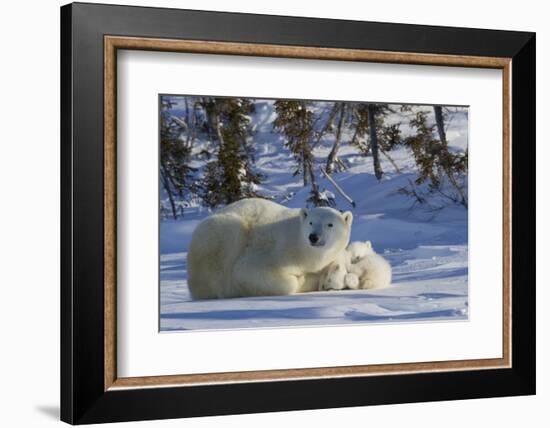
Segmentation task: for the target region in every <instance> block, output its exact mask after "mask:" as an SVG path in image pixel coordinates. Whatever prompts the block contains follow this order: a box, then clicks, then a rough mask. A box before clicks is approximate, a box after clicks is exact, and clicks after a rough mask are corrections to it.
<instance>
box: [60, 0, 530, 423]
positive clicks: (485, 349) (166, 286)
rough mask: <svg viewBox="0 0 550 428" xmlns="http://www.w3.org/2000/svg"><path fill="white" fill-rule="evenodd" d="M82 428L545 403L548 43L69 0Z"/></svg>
mask: <svg viewBox="0 0 550 428" xmlns="http://www.w3.org/2000/svg"><path fill="white" fill-rule="evenodd" d="M61 105H62V111H61V113H62V114H61V156H62V159H61V167H62V171H61V177H62V179H61V195H62V207H61V213H62V219H61V223H62V228H61V229H62V234H61V244H62V245H61V247H62V264H61V273H62V282H61V418H62V420H63V421H66V422H68V423H71V424H85V423H98V422H116V421H129V420H145V419H163V418H178V417H190V416H201V415H222V414H236V413H251V412H269V411H282V410H299V409H315V408H327V407H344V406H362V405H373V404H389V403H406V402H417V401H435V400H452V399H465V398H478V397H479V398H480V397H496V396H511V395H527V394H534V393H535V257H534V254H535V209H534V208H535V35H534V34H533V33H526V32H510V31H495V30H481V29H466V28H447V27H428V26H417V25H406V24H391V23H372V22H357V21H339V20H327V19H312V18H292V17H282V16H266V15H248V14H233V13H218V12H204V11H201V12H199V11H191V10H175V9H157V8H141V7H128V6H112V5H111V6H109V5H93V4H78V3H76V4H70V5H67V6H63V7H62V8H61Z"/></svg>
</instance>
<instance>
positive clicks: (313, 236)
mask: <svg viewBox="0 0 550 428" xmlns="http://www.w3.org/2000/svg"><path fill="white" fill-rule="evenodd" d="M317 241H319V237H318V236H317V235H316V234H315V233H312V234H310V235H309V242H311V243H312V244H316V243H317Z"/></svg>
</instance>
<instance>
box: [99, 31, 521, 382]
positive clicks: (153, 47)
mask: <svg viewBox="0 0 550 428" xmlns="http://www.w3.org/2000/svg"><path fill="white" fill-rule="evenodd" d="M118 49H129V50H146V51H165V52H182V53H202V54H214V55H215V54H218V55H245V56H262V57H279V58H299V59H324V60H338V61H361V62H377V63H394V64H417V65H440V66H455V67H475V68H493V69H500V70H502V82H503V85H502V91H503V109H502V114H503V116H502V127H503V135H502V138H503V159H502V161H503V177H502V179H503V190H502V191H503V219H502V220H503V254H502V257H503V290H502V291H503V312H502V313H503V322H502V335H503V337H502V339H503V340H502V344H503V347H502V357H501V358H492V359H474V360H457V361H431V362H421V363H403V364H377V365H356V366H342V367H319V368H305V369H281V370H261V371H244V372H226V373H204V374H187V375H169V376H147V377H127V378H120V377H118V376H117V367H116V364H117V356H116V355H117V354H116V352H117V351H116V342H117V324H116V322H117V321H116V306H117V305H116V297H117V293H116V255H117V249H116V248H117V247H116V237H117V232H116V227H117V218H116V213H117V211H116V189H117V181H116V178H117V170H116V163H117V162H116V153H117V150H116V137H117V135H116V129H117V127H116V123H117V118H116V88H117V73H116V67H117V55H116V54H117V50H118ZM511 66H512V60H511V58H497V57H478V56H460V55H439V54H419V53H406V52H383V51H370V50H361V49H336V48H319V47H303V46H283V45H268V44H251V43H232V42H211V41H195V40H170V39H154V38H139V37H119V36H105V37H104V329H105V332H104V389H105V391H107V390H110V389H120V388H139V387H162V386H176V385H179V386H190V385H197V384H218V383H235V382H258V381H270V380H297V379H308V378H335V377H353V376H368V375H382V374H387V375H391V374H404V373H419V372H441V371H457V370H470V369H477V370H479V369H496V368H507V367H511V361H512V355H511V339H512V315H511V286H512V283H511V280H512V265H511V263H512V259H511V251H512V242H511V240H512V234H511V228H512V223H511V219H512V205H511V192H512V187H511V186H512V165H511V114H512V111H511V77H512V75H511V73H512V71H511V70H512V67H511Z"/></svg>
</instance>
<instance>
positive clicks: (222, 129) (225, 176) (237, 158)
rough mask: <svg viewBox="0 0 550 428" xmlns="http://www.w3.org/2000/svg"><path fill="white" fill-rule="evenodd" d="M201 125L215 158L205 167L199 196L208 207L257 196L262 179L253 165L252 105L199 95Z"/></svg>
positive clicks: (246, 102) (234, 99)
mask: <svg viewBox="0 0 550 428" xmlns="http://www.w3.org/2000/svg"><path fill="white" fill-rule="evenodd" d="M201 104H202V107H203V109H204V111H205V117H206V120H205V127H206V131H207V134H208V135H209V136H210V138H211V140H212V141H213V143H214V144H213V145H214V147H215V148H214V150H215V154H216V156H215V159H213V160H211V161H210V162H209V163H208V164H207V165H206V167H205V171H204V180H203V188H202V192H201V194H202V198H203V200H204V202H205V203H206V204H207V205H208V206H209V207H216V206H218V205H222V204H225V205H227V204H230V203H231V202H235V201H237V200H239V199H242V198H244V197H253V196H258V194H257V192H256V190H255V189H256V185H258V184H260V182H261V180H262V178H263V177H262V176H261V174H259V173H257V172H256V171H255V168H254V162H255V159H254V148H253V146H252V144H251V142H250V138H249V137H250V135H251V134H252V129H251V126H250V117H249V115H250V114H251V113H253V111H254V104H253V103H252V101H250V100H248V99H240V98H203V100H202V101H201Z"/></svg>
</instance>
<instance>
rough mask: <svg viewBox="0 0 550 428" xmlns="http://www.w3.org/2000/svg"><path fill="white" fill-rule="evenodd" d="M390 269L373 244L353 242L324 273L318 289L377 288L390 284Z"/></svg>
mask: <svg viewBox="0 0 550 428" xmlns="http://www.w3.org/2000/svg"><path fill="white" fill-rule="evenodd" d="M391 276H392V274H391V266H390V264H389V263H388V262H387V261H386V260H385V259H384V258H383V257H382V256H380V255H379V254H376V253H375V252H374V249H373V248H372V244H371V242H370V241H366V242H360V241H356V242H353V243H351V244H350V245H349V246H348V248H347V249H346V251H343V252H342V254H340V255H339V256H338V258H337V259H336V260H335V261H334V262H332V263H331V264H330V265H329V266H328V267H327V268H325V270H324V271H323V274H322V275H321V277H320V280H319V290H342V289H345V288H348V289H371V290H372V289H377V288H386V287H389V286H390V284H391Z"/></svg>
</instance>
